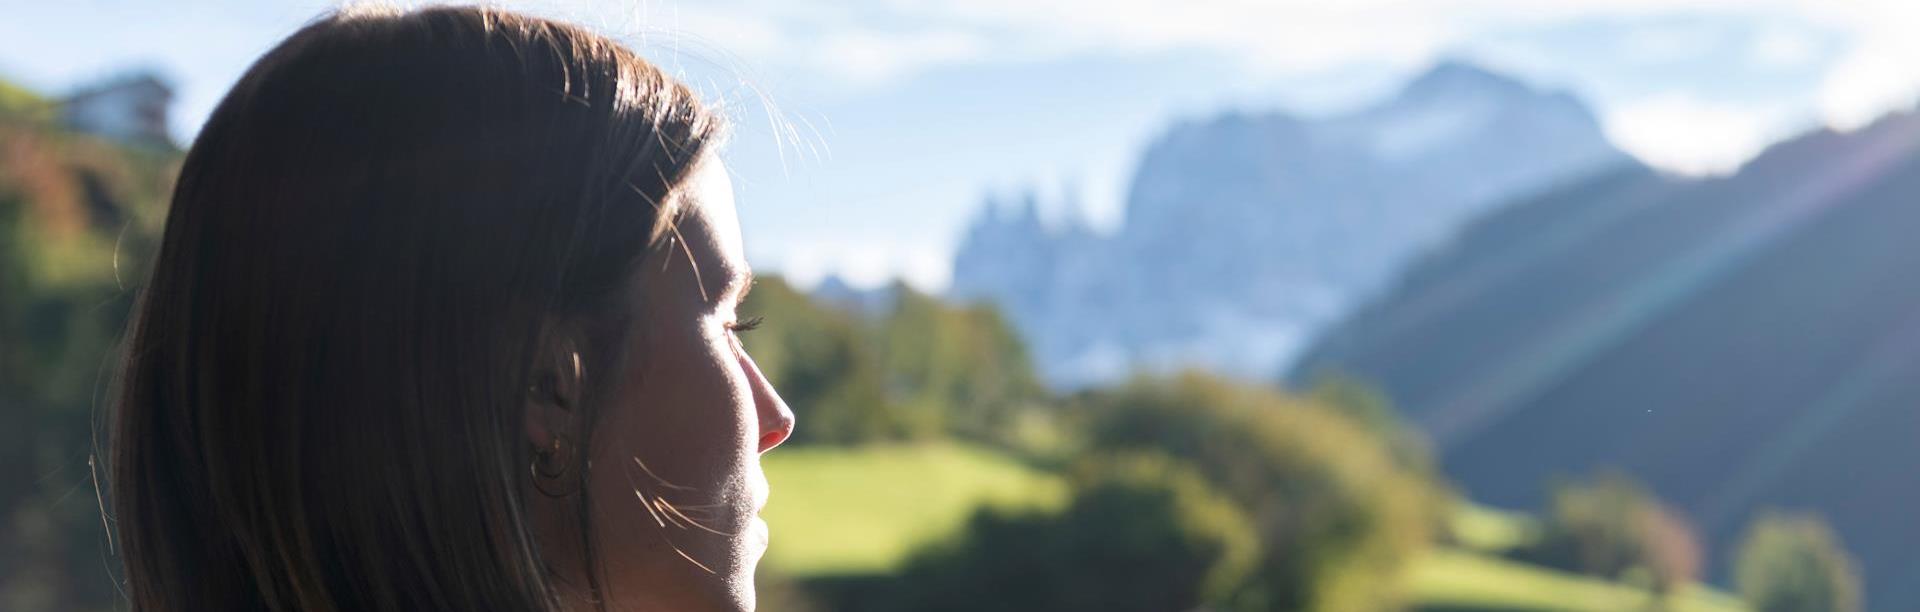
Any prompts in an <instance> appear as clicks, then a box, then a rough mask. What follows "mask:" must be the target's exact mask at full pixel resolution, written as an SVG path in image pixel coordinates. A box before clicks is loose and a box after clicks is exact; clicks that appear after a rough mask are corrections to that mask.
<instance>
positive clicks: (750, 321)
mask: <svg viewBox="0 0 1920 612" xmlns="http://www.w3.org/2000/svg"><path fill="white" fill-rule="evenodd" d="M765 321H766V317H747V319H746V320H744V321H734V322H732V323H728V324H727V329H729V330H732V331H733V333H736V334H744V333H747V332H750V331H753V330H756V329H760V324H761V323H763V322H765Z"/></svg>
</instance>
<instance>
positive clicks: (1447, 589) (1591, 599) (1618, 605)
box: [1407, 550, 1746, 612]
mask: <svg viewBox="0 0 1920 612" xmlns="http://www.w3.org/2000/svg"><path fill="white" fill-rule="evenodd" d="M1407 580H1408V581H1409V582H1410V585H1409V587H1410V591H1411V592H1412V593H1413V597H1414V599H1415V600H1416V601H1418V602H1420V606H1421V608H1422V609H1428V610H1514V611H1516V612H1517V611H1520V610H1540V611H1547V610H1552V611H1555V612H1561V611H1564V612H1586V611H1589V610H1591V611H1593V612H1616V611H1631V610H1654V609H1658V610H1663V611H1664V612H1740V611H1744V610H1746V607H1745V606H1743V605H1741V604H1740V602H1739V601H1738V600H1736V599H1734V598H1732V597H1729V596H1727V595H1726V594H1723V593H1720V592H1718V591H1713V590H1710V589H1706V588H1700V587H1694V588H1690V589H1687V590H1686V591H1683V592H1682V593H1680V594H1679V595H1678V596H1676V597H1674V598H1673V599H1671V600H1670V601H1668V602H1666V603H1667V607H1665V608H1654V607H1652V606H1649V605H1648V604H1650V603H1651V599H1650V598H1649V595H1648V593H1647V592H1646V591H1644V590H1641V589H1637V588H1634V587H1629V586H1625V585H1621V584H1615V583H1611V582H1605V581H1601V580H1594V579H1591V578H1585V577H1580V576H1575V575H1572V574H1566V573H1563V572H1556V571H1552V570H1546V569H1541V568H1538V567H1534V566H1531V565H1525V564H1521V563H1515V562H1513V561H1507V560H1504V559H1500V558H1497V557H1491V556H1487V555H1482V554H1478V553H1471V552H1464V551H1458V550H1436V551H1432V552H1430V553H1428V554H1427V555H1426V556H1425V557H1424V558H1422V559H1421V560H1420V561H1419V562H1418V563H1415V564H1414V567H1413V570H1412V571H1410V572H1408V575H1407Z"/></svg>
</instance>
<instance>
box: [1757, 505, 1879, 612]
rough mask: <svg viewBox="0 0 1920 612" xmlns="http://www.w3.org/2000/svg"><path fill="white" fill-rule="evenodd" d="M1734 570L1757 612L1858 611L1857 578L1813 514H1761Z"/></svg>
mask: <svg viewBox="0 0 1920 612" xmlns="http://www.w3.org/2000/svg"><path fill="white" fill-rule="evenodd" d="M1738 554H1739V556H1738V558H1737V560H1736V561H1735V566H1734V584H1735V585H1736V586H1737V587H1738V588H1739V591H1740V597H1741V598H1742V599H1745V600H1746V601H1747V604H1748V605H1751V606H1753V609H1754V610H1755V611H1756V612H1857V611H1858V610H1860V608H1861V601H1860V576H1859V574H1858V573H1856V572H1857V570H1856V569H1855V567H1854V561H1853V559H1852V558H1851V557H1850V556H1848V555H1847V552H1846V549H1845V547H1843V546H1842V545H1841V543H1840V538H1839V537H1837V536H1835V535H1834V533H1833V530H1832V529H1829V528H1828V527H1827V524H1826V522H1825V521H1823V520H1821V519H1820V518H1819V517H1818V516H1815V515H1810V514H1785V513H1779V512H1766V513H1762V514H1761V515H1760V518H1758V519H1756V520H1754V522H1753V523H1752V524H1751V525H1750V526H1749V527H1748V528H1747V533H1746V536H1744V537H1743V538H1742V539H1741V543H1740V551H1739V553H1738Z"/></svg>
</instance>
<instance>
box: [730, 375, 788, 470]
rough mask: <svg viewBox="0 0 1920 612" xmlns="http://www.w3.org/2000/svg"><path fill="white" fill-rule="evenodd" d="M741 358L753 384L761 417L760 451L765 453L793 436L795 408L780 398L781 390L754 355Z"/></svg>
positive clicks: (757, 408)
mask: <svg viewBox="0 0 1920 612" xmlns="http://www.w3.org/2000/svg"><path fill="white" fill-rule="evenodd" d="M740 359H741V360H742V361H745V362H746V366H747V368H746V369H747V377H748V378H749V379H750V381H751V384H752V385H753V405H754V410H755V411H756V412H757V413H758V414H759V417H760V452H762V453H764V452H767V451H770V450H773V447H775V446H779V445H780V443H781V442H785V441H787V438H789V437H792V436H793V427H794V417H793V410H792V409H790V408H788V407H787V402H786V400H782V399H780V392H779V391H776V390H774V388H773V382H772V381H769V380H767V377H766V376H765V375H763V374H761V373H760V366H759V364H756V363H754V362H753V358H752V357H749V356H746V355H742V356H741V357H740Z"/></svg>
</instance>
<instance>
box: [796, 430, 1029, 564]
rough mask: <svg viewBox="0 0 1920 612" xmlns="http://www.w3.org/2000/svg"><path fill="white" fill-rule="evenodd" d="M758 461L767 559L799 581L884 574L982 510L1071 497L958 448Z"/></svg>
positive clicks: (1010, 465) (1012, 466) (1021, 469)
mask: <svg viewBox="0 0 1920 612" xmlns="http://www.w3.org/2000/svg"><path fill="white" fill-rule="evenodd" d="M762 464H763V465H764V466H765V468H766V471H767V481H768V483H769V484H770V485H771V486H772V487H773V497H772V498H771V500H770V502H769V503H768V505H767V509H766V511H765V512H764V513H763V516H765V518H766V520H767V526H768V527H769V528H770V529H771V531H772V533H773V541H772V545H771V547H770V548H769V549H768V550H767V562H768V563H771V564H773V565H774V566H775V567H778V568H779V569H781V570H784V571H786V572H788V573H792V574H796V575H802V576H806V575H823V574H861V573H876V572H885V571H887V570H890V569H893V568H894V567H895V566H897V565H898V564H899V562H901V561H903V560H905V558H906V556H907V554H908V553H910V552H912V551H913V550H914V548H915V547H917V546H918V545H920V544H922V543H925V542H927V541H929V540H933V539H937V538H941V537H945V536H949V535H952V534H953V533H955V532H957V531H958V530H959V529H960V527H961V526H963V525H964V524H965V522H966V520H967V517H968V516H969V515H971V514H972V512H973V510H974V508H976V507H978V506H980V505H983V504H992V505H996V506H1001V507H1020V506H1050V505H1053V504H1058V503H1060V502H1061V501H1062V500H1063V499H1064V498H1065V494H1066V486H1065V484H1064V483H1062V482H1061V480H1060V479H1059V478H1056V477H1054V476H1052V475H1049V474H1046V473H1043V472H1039V471H1036V470H1033V469H1031V468H1028V467H1027V466H1025V465H1022V464H1020V463H1019V462H1016V461H1014V460H1012V459H1009V458H1007V457H1006V456H1004V455H1000V454H996V453H994V452H992V451H988V450H983V449H980V448H975V447H970V446H963V445H957V444H930V445H917V446H877V447H859V448H851V449H837V448H822V447H814V448H794V449H783V450H780V451H778V452H774V453H769V454H767V456H766V458H765V459H764V460H763V462H762Z"/></svg>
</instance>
